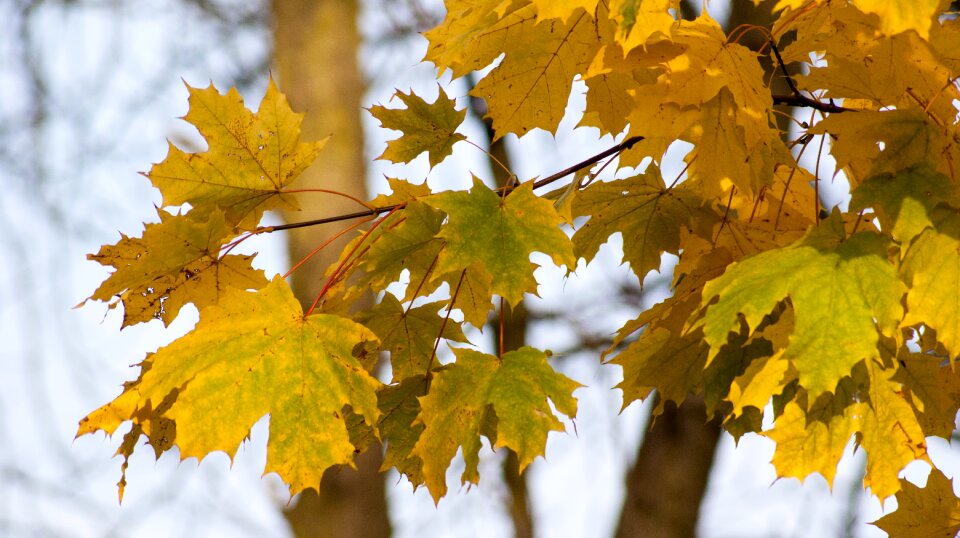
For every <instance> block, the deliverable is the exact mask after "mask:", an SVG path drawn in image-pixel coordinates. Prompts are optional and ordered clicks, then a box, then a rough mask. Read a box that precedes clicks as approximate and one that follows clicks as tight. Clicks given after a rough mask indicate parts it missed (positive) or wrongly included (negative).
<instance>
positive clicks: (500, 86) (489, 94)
mask: <svg viewBox="0 0 960 538" xmlns="http://www.w3.org/2000/svg"><path fill="white" fill-rule="evenodd" d="M598 17H599V14H598ZM606 22H608V21H602V19H601V24H602V23H606ZM597 24H598V22H597V21H595V20H594V19H593V17H591V16H590V15H588V14H587V13H586V12H585V11H582V10H580V11H577V13H576V14H575V15H573V16H572V17H570V18H569V20H568V21H567V22H566V23H564V22H562V21H561V20H560V19H550V20H545V21H542V22H538V20H537V10H536V8H535V7H534V6H528V7H527V8H524V9H520V10H517V11H514V12H512V13H510V14H508V15H506V16H505V17H503V19H501V20H500V21H499V23H498V24H497V25H495V26H493V27H491V28H490V29H488V30H487V31H486V32H484V33H482V34H480V35H478V36H477V37H476V40H477V43H478V47H481V48H484V49H491V50H493V51H495V52H496V53H495V54H494V55H493V56H492V58H495V57H496V56H498V55H499V54H500V50H501V49H502V47H503V43H504V42H507V43H510V48H509V49H508V50H507V51H506V55H505V56H504V58H503V61H502V62H501V63H500V65H498V66H497V67H496V68H495V69H494V70H493V71H491V72H490V74H488V75H487V76H485V77H484V78H483V79H481V80H480V82H479V83H478V84H477V86H476V87H475V88H474V89H473V90H472V91H471V92H470V93H471V95H474V96H476V97H481V98H483V99H486V100H487V107H488V116H489V117H490V119H491V120H492V121H493V129H494V132H495V138H500V137H502V136H504V135H505V134H507V133H515V134H517V135H518V136H521V135H523V134H525V133H527V132H528V131H530V130H531V129H534V128H541V129H545V130H548V131H551V132H553V131H555V130H556V128H557V126H558V125H559V124H560V120H561V119H562V118H563V115H564V112H565V110H566V107H567V100H568V98H569V96H570V90H571V88H572V87H573V79H574V77H575V76H576V75H577V74H579V73H582V72H583V71H584V70H586V68H587V66H588V65H589V64H590V61H591V60H592V59H593V57H594V55H595V54H596V52H597V50H598V49H599V47H600V42H599V40H598V37H597V35H598V31H597ZM487 56H488V57H489V55H487ZM492 58H491V61H492Z"/></svg>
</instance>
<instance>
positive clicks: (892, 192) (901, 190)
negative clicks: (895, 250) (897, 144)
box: [850, 165, 960, 245]
mask: <svg viewBox="0 0 960 538" xmlns="http://www.w3.org/2000/svg"><path fill="white" fill-rule="evenodd" d="M852 196H853V198H852V200H851V201H850V210H851V211H862V210H864V209H867V208H871V209H873V211H874V212H875V213H876V214H877V219H878V220H879V221H880V226H881V229H882V230H885V231H887V232H888V233H889V234H890V236H891V237H893V239H894V240H896V241H897V242H899V243H901V244H902V245H909V244H910V242H911V241H912V240H913V239H914V238H915V237H916V236H918V235H920V233H921V232H922V231H923V230H924V229H925V228H927V227H928V226H933V225H934V224H933V221H932V218H933V214H934V210H935V208H936V207H937V206H938V205H939V204H942V203H947V204H950V205H953V206H960V199H958V198H957V192H956V190H955V188H954V186H953V184H951V182H950V179H949V178H948V177H946V176H944V175H943V174H940V173H938V172H935V171H933V170H931V169H930V168H929V166H927V165H920V166H917V167H915V168H910V169H906V170H901V171H900V172H898V173H896V174H880V175H876V176H872V177H870V178H869V179H867V180H866V181H864V182H863V183H861V184H860V185H859V186H858V187H857V188H856V189H855V190H854V191H853V193H852Z"/></svg>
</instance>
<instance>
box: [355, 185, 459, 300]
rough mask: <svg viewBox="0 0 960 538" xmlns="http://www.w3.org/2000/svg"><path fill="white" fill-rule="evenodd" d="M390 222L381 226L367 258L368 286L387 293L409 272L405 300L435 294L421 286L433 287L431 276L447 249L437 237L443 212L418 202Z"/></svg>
mask: <svg viewBox="0 0 960 538" xmlns="http://www.w3.org/2000/svg"><path fill="white" fill-rule="evenodd" d="M387 218H388V219H390V220H388V221H386V222H384V223H383V224H381V225H380V227H379V228H378V230H379V231H380V233H379V235H378V236H377V237H376V238H375V239H374V240H373V242H372V243H371V245H370V249H369V250H368V251H367V253H366V255H364V257H363V261H362V264H363V269H364V271H365V272H366V275H364V282H365V283H367V284H368V285H369V286H371V287H373V288H375V289H383V288H385V287H386V286H387V284H390V283H392V282H396V281H398V280H399V278H400V275H401V273H402V272H403V271H404V270H406V271H408V273H409V275H410V285H408V286H407V291H406V295H405V296H404V300H410V299H412V298H413V295H414V293H416V292H417V291H419V292H420V293H422V294H424V295H426V294H428V293H430V292H432V291H434V289H436V287H435V286H433V287H431V286H426V287H425V288H424V287H422V286H421V284H429V282H430V280H432V279H431V278H430V277H431V272H432V271H433V268H434V266H435V264H436V262H437V257H438V256H439V255H440V251H441V249H443V246H444V241H443V239H440V238H437V237H436V235H437V234H438V233H439V232H440V229H441V224H442V223H443V219H444V215H443V212H441V211H438V210H436V209H434V208H432V207H430V206H429V205H427V204H425V203H423V202H419V201H414V202H410V203H408V204H407V206H406V207H405V208H404V210H403V211H402V212H397V213H394V214H393V215H391V216H390V217H387Z"/></svg>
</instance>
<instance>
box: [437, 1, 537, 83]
mask: <svg viewBox="0 0 960 538" xmlns="http://www.w3.org/2000/svg"><path fill="white" fill-rule="evenodd" d="M445 4H446V8H447V16H446V17H445V18H444V19H443V22H441V23H440V24H439V25H437V26H436V27H435V28H433V29H431V30H429V31H427V32H424V34H423V35H424V37H426V38H427V41H429V45H428V47H427V54H426V56H424V60H427V61H431V62H433V63H434V64H435V65H436V66H437V67H438V68H439V73H438V74H440V75H442V74H443V72H444V70H446V69H450V70H452V71H453V76H454V77H461V76H463V75H466V74H467V73H469V72H471V71H476V70H479V69H482V68H484V67H486V66H487V65H490V63H491V62H493V60H494V59H496V58H497V56H499V55H500V54H501V52H500V51H499V50H498V47H491V46H489V44H488V43H485V42H484V41H485V39H489V38H490V36H491V34H493V33H494V28H496V27H497V26H498V25H499V24H500V20H501V19H502V18H503V17H504V16H506V15H507V14H508V13H512V12H513V11H516V10H518V9H522V8H524V7H526V6H527V5H528V4H529V2H528V1H526V0H522V1H518V0H481V1H479V2H478V1H476V0H448V1H447V2H445Z"/></svg>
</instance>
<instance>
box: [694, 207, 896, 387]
mask: <svg viewBox="0 0 960 538" xmlns="http://www.w3.org/2000/svg"><path fill="white" fill-rule="evenodd" d="M838 220H839V219H836V218H834V219H830V221H828V223H830V222H832V221H838ZM837 224H838V223H834V224H833V226H834V227H836V225H837ZM887 247H888V242H887V240H886V239H885V238H883V237H882V236H880V235H878V234H874V233H869V232H861V233H858V234H855V235H853V236H851V237H849V238H846V239H844V238H843V232H842V230H836V229H831V225H830V224H826V225H822V226H821V227H820V228H818V229H816V230H814V231H813V232H811V233H810V234H809V235H808V236H807V237H805V238H804V239H803V240H801V241H798V242H796V243H794V244H792V245H790V246H788V247H785V248H780V249H775V250H770V251H766V252H763V253H760V254H758V255H756V256H753V257H750V258H747V259H745V260H743V261H741V262H738V263H736V264H733V265H731V266H730V267H729V268H728V269H727V271H726V272H725V273H724V274H723V275H722V276H721V277H720V278H718V279H716V280H714V281H712V282H710V283H708V284H707V285H706V287H705V288H704V293H703V305H704V306H705V307H706V309H707V310H706V315H705V317H704V320H703V327H704V329H703V330H704V335H705V339H706V341H707V342H708V343H709V344H710V347H711V355H712V354H715V353H716V352H717V351H718V350H719V349H720V347H721V346H723V345H724V344H725V343H726V342H727V338H728V334H729V333H730V332H731V331H734V332H736V331H738V330H739V327H740V319H741V318H740V316H741V315H742V316H743V319H744V320H745V321H746V323H747V325H748V326H749V327H750V328H751V330H756V328H757V326H758V325H759V324H760V322H761V320H762V319H763V317H764V316H765V315H767V313H769V312H771V311H772V310H773V309H774V307H776V305H777V304H779V303H780V302H781V301H784V300H785V299H787V298H789V299H790V301H791V303H792V305H793V310H794V313H795V314H796V324H795V326H794V331H793V334H792V335H791V337H790V345H789V346H788V347H787V348H786V350H785V354H784V357H785V358H786V359H787V360H789V361H790V362H791V363H792V364H793V365H794V367H795V368H796V370H797V372H798V374H799V379H800V385H801V386H803V387H804V388H806V389H807V391H808V392H809V393H810V396H811V399H816V398H817V397H818V396H819V395H820V394H821V393H823V392H829V391H833V389H834V387H836V385H837V382H838V381H840V379H841V378H843V377H844V376H847V375H849V374H850V371H851V369H852V368H853V366H854V365H855V364H856V363H858V362H860V360H862V359H864V358H875V357H879V352H878V350H877V344H878V338H879V334H880V333H882V334H887V335H889V334H892V333H893V331H894V330H895V329H896V327H897V325H898V324H899V322H900V319H901V317H902V316H903V307H902V306H901V304H900V301H901V298H902V297H903V293H904V291H905V290H906V287H905V286H904V285H903V283H902V282H901V281H900V279H899V278H898V277H897V274H896V271H895V269H894V268H893V266H892V265H891V264H890V263H889V262H888V261H887V259H886V251H887ZM716 296H719V301H718V302H716V304H711V302H712V301H713V298H714V297H716Z"/></svg>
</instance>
